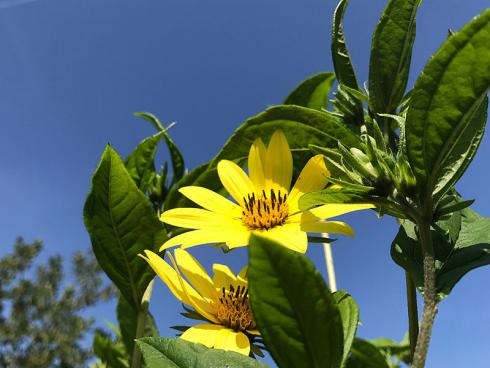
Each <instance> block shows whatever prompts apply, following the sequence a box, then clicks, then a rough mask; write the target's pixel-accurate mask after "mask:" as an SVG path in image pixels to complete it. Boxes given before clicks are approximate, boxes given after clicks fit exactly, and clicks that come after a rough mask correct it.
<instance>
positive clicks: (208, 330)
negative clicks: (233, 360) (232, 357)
mask: <svg viewBox="0 0 490 368" xmlns="http://www.w3.org/2000/svg"><path fill="white" fill-rule="evenodd" d="M224 328H226V327H224V326H221V325H212V324H209V323H203V324H200V325H196V326H193V327H191V328H189V329H188V330H186V331H184V333H183V334H182V335H181V336H180V338H181V339H183V340H186V341H190V342H195V343H196V344H203V345H204V346H207V347H208V348H212V347H214V344H215V341H216V338H217V337H218V334H219V332H220V331H221V330H223V329H224Z"/></svg>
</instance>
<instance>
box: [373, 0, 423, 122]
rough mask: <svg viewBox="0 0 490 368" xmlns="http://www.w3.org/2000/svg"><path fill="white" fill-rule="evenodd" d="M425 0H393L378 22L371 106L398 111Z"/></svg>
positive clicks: (374, 50) (374, 48) (374, 35)
mask: <svg viewBox="0 0 490 368" xmlns="http://www.w3.org/2000/svg"><path fill="white" fill-rule="evenodd" d="M420 2H421V0H390V2H389V3H388V5H387V6H386V8H385V10H384V12H383V14H382V16H381V19H380V20H379V22H378V25H377V26H376V29H375V31H374V34H373V39H372V45H371V59H370V61H369V98H370V102H371V104H370V106H371V107H372V109H373V110H374V112H376V113H390V114H391V113H394V112H395V111H396V108H397V107H398V105H399V104H400V102H401V100H402V98H403V95H404V93H405V88H406V87H407V81H408V73H409V70H410V61H411V58H412V47H413V42H414V40H415V15H416V13H417V9H418V7H419V4H420Z"/></svg>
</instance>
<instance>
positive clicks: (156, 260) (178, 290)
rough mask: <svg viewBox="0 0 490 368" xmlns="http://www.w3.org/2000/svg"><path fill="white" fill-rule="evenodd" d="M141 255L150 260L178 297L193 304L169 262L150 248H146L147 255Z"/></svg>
mask: <svg viewBox="0 0 490 368" xmlns="http://www.w3.org/2000/svg"><path fill="white" fill-rule="evenodd" d="M139 256H140V257H141V258H143V259H144V260H145V261H146V262H148V264H149V265H150V267H151V268H152V269H153V271H155V273H156V274H157V275H158V277H160V279H162V281H163V282H164V283H165V284H166V285H167V286H168V288H169V289H170V291H171V292H172V294H174V296H175V297H176V298H177V299H179V300H180V301H181V302H182V303H185V304H187V305H189V306H190V305H191V303H190V302H189V300H188V298H187V296H186V294H185V293H184V291H183V290H182V286H181V283H180V281H179V278H178V276H177V273H176V272H175V270H174V269H173V268H172V267H171V266H170V265H169V264H168V263H167V262H165V261H164V260H163V259H162V258H161V257H160V256H159V255H157V254H155V253H153V252H152V251H150V250H145V255H142V254H140V255H139ZM189 287H190V286H189Z"/></svg>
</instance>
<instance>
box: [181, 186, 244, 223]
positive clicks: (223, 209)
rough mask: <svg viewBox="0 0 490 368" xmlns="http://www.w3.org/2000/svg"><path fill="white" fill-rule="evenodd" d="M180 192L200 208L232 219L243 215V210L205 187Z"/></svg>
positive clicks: (190, 188)
mask: <svg viewBox="0 0 490 368" xmlns="http://www.w3.org/2000/svg"><path fill="white" fill-rule="evenodd" d="M179 192H180V193H182V194H183V195H184V196H186V197H187V198H189V199H190V200H191V201H193V202H194V203H197V204H198V205H199V206H201V207H203V208H205V209H207V210H209V211H213V212H217V213H221V214H223V215H226V216H230V217H237V216H240V215H241V212H242V209H241V208H240V206H237V205H236V204H235V203H233V202H231V201H230V200H228V199H226V198H225V197H223V196H221V195H219V194H218V193H215V192H213V191H212V190H209V189H206V188H203V187H196V186H190V187H183V188H180V189H179Z"/></svg>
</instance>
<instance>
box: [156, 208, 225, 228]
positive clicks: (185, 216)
mask: <svg viewBox="0 0 490 368" xmlns="http://www.w3.org/2000/svg"><path fill="white" fill-rule="evenodd" d="M160 220H161V221H163V222H165V223H166V224H169V225H173V226H178V227H183V228H186V229H202V228H209V227H220V226H223V224H224V222H227V221H230V220H232V217H230V216H225V215H222V214H219V213H216V212H211V211H208V210H203V209H202V208H173V209H171V210H168V211H165V212H164V213H162V215H161V216H160Z"/></svg>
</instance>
